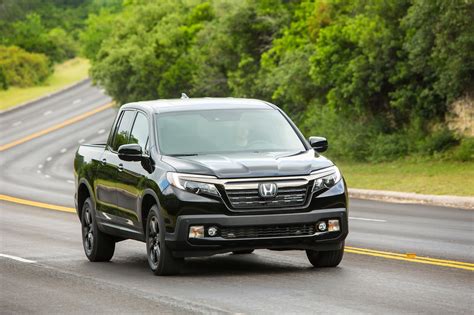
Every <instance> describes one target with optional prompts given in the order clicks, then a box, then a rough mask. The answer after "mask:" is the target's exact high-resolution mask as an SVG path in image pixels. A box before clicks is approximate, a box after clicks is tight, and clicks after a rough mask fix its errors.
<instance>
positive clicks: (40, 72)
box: [0, 46, 52, 87]
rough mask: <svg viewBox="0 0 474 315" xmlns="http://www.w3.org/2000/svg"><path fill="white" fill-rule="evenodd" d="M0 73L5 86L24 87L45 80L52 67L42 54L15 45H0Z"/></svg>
mask: <svg viewBox="0 0 474 315" xmlns="http://www.w3.org/2000/svg"><path fill="white" fill-rule="evenodd" d="M0 73H3V76H4V79H3V81H4V83H3V85H4V86H5V87H8V86H19V87H25V86H32V85H37V84H39V83H41V82H43V81H44V80H46V78H47V77H48V76H49V75H50V74H51V73H52V68H51V66H50V62H49V60H48V57H46V56H45V55H43V54H35V53H29V52H26V51H25V50H23V49H21V48H19V47H16V46H10V47H5V46H0ZM0 81H2V80H1V79H0Z"/></svg>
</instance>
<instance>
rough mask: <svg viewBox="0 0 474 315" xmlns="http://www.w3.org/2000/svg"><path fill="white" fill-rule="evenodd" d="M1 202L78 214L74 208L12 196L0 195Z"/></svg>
mask: <svg viewBox="0 0 474 315" xmlns="http://www.w3.org/2000/svg"><path fill="white" fill-rule="evenodd" d="M0 200H4V201H9V202H13V203H18V204H22V205H27V206H31V207H37V208H44V209H50V210H56V211H63V212H76V209H74V208H69V207H64V206H58V205H52V204H49V203H43V202H38V201H32V200H26V199H21V198H16V197H12V196H7V195H0Z"/></svg>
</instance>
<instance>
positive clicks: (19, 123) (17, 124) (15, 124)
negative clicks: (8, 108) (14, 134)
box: [12, 120, 22, 127]
mask: <svg viewBox="0 0 474 315" xmlns="http://www.w3.org/2000/svg"><path fill="white" fill-rule="evenodd" d="M21 123H22V121H21V120H20V121H17V122H14V123H13V124H12V127H16V126H19V125H21Z"/></svg>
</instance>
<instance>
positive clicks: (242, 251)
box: [232, 249, 254, 255]
mask: <svg viewBox="0 0 474 315" xmlns="http://www.w3.org/2000/svg"><path fill="white" fill-rule="evenodd" d="M253 251H254V249H244V250H236V251H233V252H232V254H234V255H247V254H252V253H253Z"/></svg>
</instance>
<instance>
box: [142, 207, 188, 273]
mask: <svg viewBox="0 0 474 315" xmlns="http://www.w3.org/2000/svg"><path fill="white" fill-rule="evenodd" d="M146 251H147V257H148V264H149V265H150V268H151V271H153V273H154V274H155V275H157V276H166V275H174V274H177V273H179V272H180V270H181V267H182V265H183V263H184V258H175V257H173V254H172V253H171V251H170V250H169V249H168V247H167V246H166V243H165V235H164V227H163V226H160V221H159V216H158V207H157V206H156V205H155V206H153V207H152V208H151V209H150V213H149V214H148V218H147V222H146Z"/></svg>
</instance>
